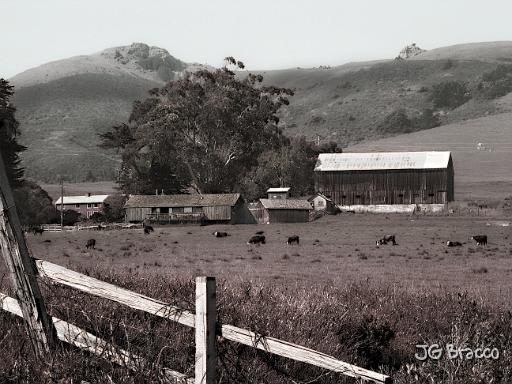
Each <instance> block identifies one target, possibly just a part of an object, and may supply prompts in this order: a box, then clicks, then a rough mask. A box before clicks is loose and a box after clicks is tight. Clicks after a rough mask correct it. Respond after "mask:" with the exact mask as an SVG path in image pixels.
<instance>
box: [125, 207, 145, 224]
mask: <svg viewBox="0 0 512 384" xmlns="http://www.w3.org/2000/svg"><path fill="white" fill-rule="evenodd" d="M150 213H151V208H141V207H127V208H126V209H125V217H126V218H125V221H126V222H128V223H136V222H139V223H140V222H142V221H143V220H144V219H145V218H146V217H147V215H149V214H150Z"/></svg>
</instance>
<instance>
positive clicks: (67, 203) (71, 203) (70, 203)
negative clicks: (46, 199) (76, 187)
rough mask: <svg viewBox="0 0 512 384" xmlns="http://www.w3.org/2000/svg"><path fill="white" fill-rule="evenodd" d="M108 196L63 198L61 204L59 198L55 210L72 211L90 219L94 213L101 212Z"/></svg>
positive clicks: (89, 195)
mask: <svg viewBox="0 0 512 384" xmlns="http://www.w3.org/2000/svg"><path fill="white" fill-rule="evenodd" d="M108 196H109V195H91V194H90V193H89V194H88V195H87V196H63V197H62V204H61V198H60V197H59V198H58V199H57V201H56V202H55V208H57V209H58V210H60V209H61V207H62V208H63V209H64V210H73V211H76V212H78V213H80V214H81V215H82V216H84V217H87V218H89V217H91V216H92V215H93V214H94V213H97V212H102V211H103V208H104V206H105V200H106V199H107V198H108Z"/></svg>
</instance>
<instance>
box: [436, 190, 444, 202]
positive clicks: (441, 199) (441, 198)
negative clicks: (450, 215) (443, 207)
mask: <svg viewBox="0 0 512 384" xmlns="http://www.w3.org/2000/svg"><path fill="white" fill-rule="evenodd" d="M446 200H447V199H446V191H437V196H436V203H437V204H446Z"/></svg>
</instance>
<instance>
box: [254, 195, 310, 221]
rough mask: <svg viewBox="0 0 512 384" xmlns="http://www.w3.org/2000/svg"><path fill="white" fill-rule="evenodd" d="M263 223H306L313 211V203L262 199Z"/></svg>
mask: <svg viewBox="0 0 512 384" xmlns="http://www.w3.org/2000/svg"><path fill="white" fill-rule="evenodd" d="M259 204H260V207H261V208H260V209H261V214H260V215H258V216H257V217H258V219H259V221H260V222H262V223H306V222H308V221H309V213H310V211H311V210H312V209H313V208H312V207H311V203H309V202H308V201H307V200H300V199H260V202H259Z"/></svg>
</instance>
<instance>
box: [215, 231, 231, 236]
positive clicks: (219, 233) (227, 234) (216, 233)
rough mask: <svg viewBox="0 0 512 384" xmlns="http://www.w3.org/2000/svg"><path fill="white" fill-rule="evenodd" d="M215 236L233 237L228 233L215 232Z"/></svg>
mask: <svg viewBox="0 0 512 384" xmlns="http://www.w3.org/2000/svg"><path fill="white" fill-rule="evenodd" d="M213 236H215V237H227V236H231V235H230V234H229V233H227V232H218V231H215V232H213Z"/></svg>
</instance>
